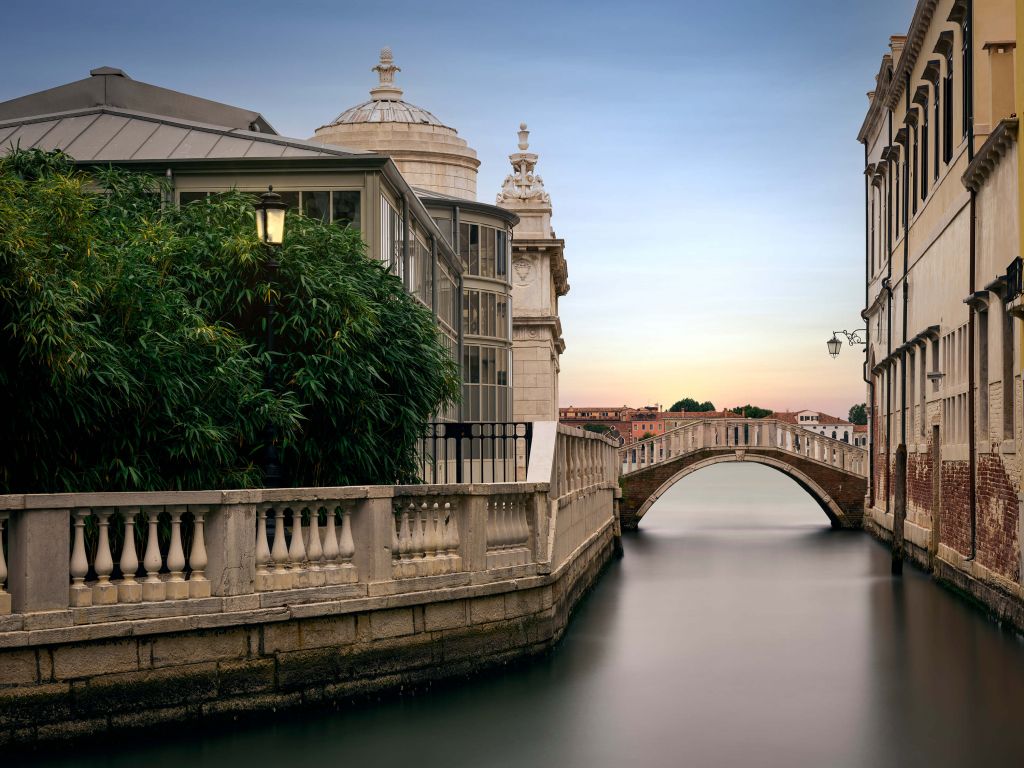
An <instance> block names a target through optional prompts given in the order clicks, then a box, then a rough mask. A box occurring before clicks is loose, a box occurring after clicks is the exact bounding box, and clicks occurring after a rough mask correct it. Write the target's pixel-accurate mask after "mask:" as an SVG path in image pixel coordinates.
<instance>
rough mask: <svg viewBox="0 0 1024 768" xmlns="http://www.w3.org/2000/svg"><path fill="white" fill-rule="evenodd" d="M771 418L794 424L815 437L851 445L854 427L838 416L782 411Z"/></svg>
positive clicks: (811, 412)
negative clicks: (818, 436) (819, 436)
mask: <svg viewBox="0 0 1024 768" xmlns="http://www.w3.org/2000/svg"><path fill="white" fill-rule="evenodd" d="M773 418H776V419H778V420H779V421H785V422H788V423H789V424H796V425H797V426H798V427H802V428H804V429H806V430H807V431H809V432H814V433H815V434H817V435H823V436H825V437H830V438H832V439H833V440H842V441H843V442H844V443H850V444H851V445H852V444H853V435H854V425H853V424H852V423H851V422H849V421H846V420H845V419H840V418H839V417H838V416H830V415H829V414H827V413H821V412H820V411H782V412H779V413H776V414H775V415H774V416H773Z"/></svg>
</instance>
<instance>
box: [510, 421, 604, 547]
mask: <svg viewBox="0 0 1024 768" xmlns="http://www.w3.org/2000/svg"><path fill="white" fill-rule="evenodd" d="M541 446H544V448H545V450H541ZM548 448H551V449H553V450H552V452H551V453H548V452H547V450H546V449H548ZM526 479H527V481H529V482H547V483H548V484H549V487H550V489H551V490H550V493H549V500H550V504H551V511H550V514H549V517H548V519H549V520H550V521H551V529H550V537H549V541H548V551H549V553H550V554H549V560H550V561H551V562H552V563H560V562H566V561H567V560H568V559H569V558H570V557H571V556H572V553H573V552H575V551H576V550H577V549H578V548H579V547H581V546H582V545H583V544H585V543H586V542H587V541H589V540H590V539H591V537H593V536H594V535H595V534H597V533H598V532H600V531H601V530H602V529H603V528H605V527H606V526H608V525H612V524H613V523H614V511H613V509H611V508H609V502H610V501H612V500H614V499H618V498H619V496H620V493H621V492H620V490H619V483H618V480H619V458H618V443H617V442H616V441H614V440H612V439H610V438H608V437H605V436H604V435H599V434H597V433H594V432H588V431H587V430H584V429H579V428H577V427H570V426H566V425H565V424H558V423H556V422H553V421H549V422H539V423H537V424H535V425H534V451H533V453H532V454H531V457H530V469H529V472H528V474H527V477H526Z"/></svg>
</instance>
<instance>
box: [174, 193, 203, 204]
mask: <svg viewBox="0 0 1024 768" xmlns="http://www.w3.org/2000/svg"><path fill="white" fill-rule="evenodd" d="M208 194H210V193H209V192H179V193H178V202H179V203H181V205H188V204H189V203H194V202H196V201H197V200H205V199H206V196H207V195H208Z"/></svg>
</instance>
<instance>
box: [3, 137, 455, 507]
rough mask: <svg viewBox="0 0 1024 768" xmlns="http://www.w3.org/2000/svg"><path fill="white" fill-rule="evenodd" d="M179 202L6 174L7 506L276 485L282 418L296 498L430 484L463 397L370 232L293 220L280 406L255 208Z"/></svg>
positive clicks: (21, 159)
mask: <svg viewBox="0 0 1024 768" xmlns="http://www.w3.org/2000/svg"><path fill="white" fill-rule="evenodd" d="M97 187H99V188H101V189H104V190H105V191H106V193H105V194H95V193H93V192H90V190H95V189H96V188H97ZM160 191H161V187H160V182H159V181H157V180H154V179H152V178H149V177H146V176H142V175H139V174H133V173H128V172H125V171H118V170H109V171H105V172H102V173H98V174H96V175H95V177H93V178H90V177H87V176H86V175H83V174H81V173H78V172H76V171H74V169H73V168H72V167H71V166H70V164H69V163H68V162H67V160H66V158H63V157H62V156H59V155H57V154H54V153H49V154H47V153H38V152H15V153H12V154H11V155H10V156H9V157H7V158H5V159H2V160H0V359H2V365H0V386H2V387H3V390H4V392H5V395H6V398H7V404H6V412H7V415H6V416H5V418H4V419H3V426H2V427H0V439H2V440H3V444H4V445H5V452H4V455H3V457H2V459H0V491H2V492H19V491H86V490H148V489H167V488H218V487H240V486H253V485H259V483H260V474H259V471H258V469H257V467H256V466H255V461H256V460H257V458H258V456H259V453H260V449H261V435H262V430H263V428H264V426H265V425H266V424H267V423H268V422H269V423H271V424H273V425H275V426H276V428H277V430H278V433H279V434H280V436H281V445H280V449H281V457H282V463H283V464H284V465H285V467H286V471H287V473H288V480H289V482H290V483H292V484H295V485H315V484H324V485H333V484H339V485H340V484H348V483H377V482H381V483H388V482H396V481H408V480H411V479H412V478H413V472H414V467H415V464H414V454H413V448H414V443H415V439H416V437H417V436H418V435H419V434H420V431H421V430H422V426H423V424H424V422H426V421H428V420H429V419H430V417H431V415H432V414H433V413H434V412H435V411H436V409H437V408H439V407H441V406H443V405H445V404H447V403H449V402H451V401H452V400H453V399H454V398H455V397H456V396H457V392H458V372H457V369H456V366H455V364H454V363H453V362H452V361H451V360H450V359H449V358H448V356H447V354H446V352H445V350H444V348H443V347H442V346H441V344H440V343H439V341H438V338H437V334H436V330H435V326H434V323H433V320H432V317H431V313H430V312H429V311H428V310H426V309H424V308H423V307H422V306H420V305H419V304H417V303H416V302H415V300H414V299H413V298H412V297H411V296H409V294H408V293H407V292H406V291H405V290H404V289H403V288H402V285H401V282H400V281H399V280H398V279H396V278H395V277H394V276H392V275H389V274H388V273H387V272H386V271H385V270H384V269H383V268H382V267H381V266H380V265H379V264H378V263H376V262H374V261H372V260H370V259H367V258H365V256H364V254H363V246H362V243H361V241H360V240H359V237H358V233H356V232H354V231H351V230H346V229H341V228H338V227H332V226H325V225H322V224H319V223H317V222H314V221H310V220H307V219H303V218H302V217H299V216H292V217H290V218H289V222H288V232H287V236H286V242H285V245H284V246H283V247H282V249H281V253H280V255H279V260H280V262H281V265H282V266H281V270H280V278H279V282H278V287H277V288H276V289H275V290H276V295H277V297H278V301H279V302H280V304H281V309H280V312H281V314H280V315H279V316H278V322H277V324H276V328H277V337H278V341H277V343H276V345H275V347H276V349H279V350H283V351H282V352H281V353H280V354H275V355H274V356H273V357H274V361H273V362H274V368H275V379H276V384H277V386H276V387H275V388H274V390H273V391H269V390H267V389H266V388H265V387H264V383H263V382H264V368H265V364H266V363H267V360H268V356H267V354H266V351H265V347H264V343H263V334H264V330H263V326H262V323H263V321H264V317H263V314H262V308H263V306H264V300H265V298H266V297H267V295H268V293H269V291H270V287H269V285H268V283H267V282H266V275H265V270H264V261H265V252H264V251H263V250H262V245H261V244H260V243H259V242H258V241H257V239H256V237H255V227H254V224H253V212H252V207H251V202H252V201H251V198H250V197H248V196H246V195H243V194H240V193H229V194H224V195H219V196H216V197H213V198H210V199H209V200H208V201H205V202H200V203H193V204H191V205H189V206H186V207H185V208H183V209H182V210H180V211H179V210H177V209H173V208H162V207H161V204H160V200H161V196H160V194H159V193H160Z"/></svg>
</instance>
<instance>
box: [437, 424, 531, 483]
mask: <svg viewBox="0 0 1024 768" xmlns="http://www.w3.org/2000/svg"><path fill="white" fill-rule="evenodd" d="M532 440H533V424H532V423H530V422H475V423H465V424H463V423H434V424H429V425H428V426H427V430H426V433H425V434H424V435H423V437H421V438H420V440H419V445H418V457H419V467H420V480H421V481H422V482H424V483H438V484H444V483H512V482H524V481H525V480H526V467H527V464H528V463H529V461H530V444H531V442H532Z"/></svg>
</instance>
